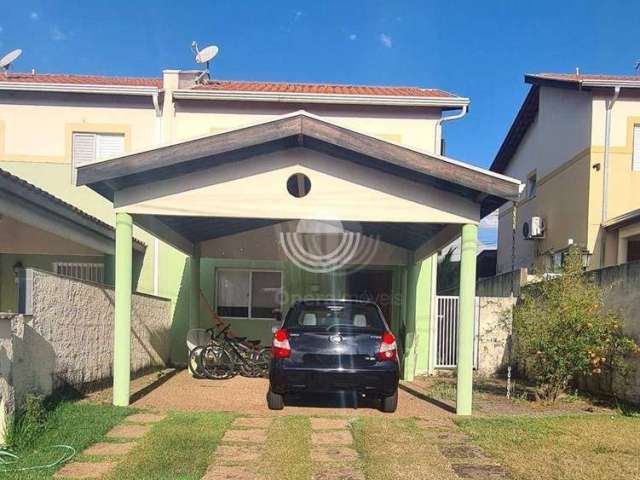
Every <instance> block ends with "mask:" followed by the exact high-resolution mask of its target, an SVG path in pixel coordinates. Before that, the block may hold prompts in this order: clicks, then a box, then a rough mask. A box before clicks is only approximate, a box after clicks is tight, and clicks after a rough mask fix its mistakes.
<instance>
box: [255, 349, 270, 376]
mask: <svg viewBox="0 0 640 480" xmlns="http://www.w3.org/2000/svg"><path fill="white" fill-rule="evenodd" d="M270 367H271V347H263V348H261V349H260V351H259V352H258V356H257V358H256V368H257V370H258V376H259V377H269V368H270Z"/></svg>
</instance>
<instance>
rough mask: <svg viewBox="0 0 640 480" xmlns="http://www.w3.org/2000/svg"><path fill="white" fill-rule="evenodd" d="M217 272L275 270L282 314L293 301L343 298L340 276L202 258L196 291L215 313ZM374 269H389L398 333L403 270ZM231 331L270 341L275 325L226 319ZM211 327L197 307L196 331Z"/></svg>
mask: <svg viewBox="0 0 640 480" xmlns="http://www.w3.org/2000/svg"><path fill="white" fill-rule="evenodd" d="M219 268H244V269H257V270H260V269H263V270H278V271H281V272H282V274H283V279H282V280H283V290H284V291H283V304H282V310H283V314H285V313H286V311H287V309H288V308H289V307H290V306H291V305H292V304H293V303H294V302H295V301H296V300H301V299H311V298H343V297H345V296H346V277H345V276H344V275H343V274H341V273H335V274H318V273H312V272H307V271H305V270H302V269H300V268H298V267H297V266H295V265H294V264H293V263H291V262H288V261H266V260H227V259H213V258H202V259H201V263H200V270H201V272H200V287H201V289H202V292H203V294H204V296H205V297H206V299H207V302H208V303H209V304H210V305H211V307H212V308H213V309H214V310H215V308H216V292H215V278H216V269H219ZM376 269H389V270H391V271H392V295H393V300H392V301H393V307H392V322H391V323H392V325H393V326H394V330H396V333H399V331H400V329H401V328H402V324H403V323H404V314H405V311H404V282H405V273H404V270H405V269H404V267H376ZM228 321H229V323H231V326H232V329H233V330H234V331H235V332H236V333H238V334H239V335H242V336H247V337H251V338H258V339H260V340H262V341H263V342H266V343H269V342H270V341H271V336H272V332H271V328H272V327H273V326H274V325H276V324H277V322H276V321H275V320H264V319H228ZM210 326H212V322H211V319H210V316H209V314H208V312H207V309H206V306H205V305H204V304H201V308H200V327H201V328H208V327H210Z"/></svg>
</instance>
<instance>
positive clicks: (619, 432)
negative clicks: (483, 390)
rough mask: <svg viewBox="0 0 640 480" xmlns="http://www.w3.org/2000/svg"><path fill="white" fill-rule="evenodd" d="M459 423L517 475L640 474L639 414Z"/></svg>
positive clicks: (579, 479)
mask: <svg viewBox="0 0 640 480" xmlns="http://www.w3.org/2000/svg"><path fill="white" fill-rule="evenodd" d="M458 423H459V425H460V427H461V428H462V429H463V430H464V431H465V432H466V433H468V434H469V435H471V436H472V438H473V440H474V442H475V443H477V444H478V445H479V446H481V447H482V448H483V449H484V450H485V451H486V452H487V453H489V454H490V455H491V456H492V457H493V458H494V459H496V460H497V461H499V462H500V463H502V464H503V465H504V466H505V467H507V468H508V469H509V470H510V471H511V472H512V474H513V476H514V478H516V479H518V480H529V479H531V480H533V479H540V478H545V479H558V480H560V479H562V480H591V479H594V478H603V479H604V478H607V479H608V478H612V479H613V478H615V479H617V480H627V479H628V480H631V479H638V478H640V461H638V452H640V436H639V435H638V432H639V431H640V418H638V417H630V416H622V415H590V416H587V415H564V416H547V417H495V418H470V419H464V420H459V422H458Z"/></svg>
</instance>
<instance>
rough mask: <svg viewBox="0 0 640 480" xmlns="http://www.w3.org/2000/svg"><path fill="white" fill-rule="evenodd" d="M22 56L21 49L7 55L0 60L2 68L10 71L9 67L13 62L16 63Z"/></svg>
mask: <svg viewBox="0 0 640 480" xmlns="http://www.w3.org/2000/svg"><path fill="white" fill-rule="evenodd" d="M20 55H22V50H20V49H19V48H17V49H15V50H12V51H11V52H9V53H7V54H6V55H5V56H4V57H2V58H1V59H0V68H1V69H2V70H3V71H5V72H6V71H7V70H9V66H10V65H11V64H12V63H13V62H15V61H16V60H17V58H18V57H19V56H20Z"/></svg>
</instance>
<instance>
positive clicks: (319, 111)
mask: <svg viewBox="0 0 640 480" xmlns="http://www.w3.org/2000/svg"><path fill="white" fill-rule="evenodd" d="M297 110H305V111H307V112H309V113H312V114H314V115H318V116H320V117H322V118H326V119H327V120H328V121H330V122H333V123H336V124H338V125H341V126H344V127H345V128H349V129H352V130H355V131H358V132H361V133H364V134H366V135H371V136H374V137H377V138H380V139H382V140H387V141H391V142H395V143H400V144H402V145H404V146H407V147H411V148H415V149H418V150H422V151H426V152H429V153H434V152H436V150H437V153H440V140H439V139H440V136H439V135H440V134H439V125H438V120H439V119H440V117H441V110H440V109H438V108H432V109H426V108H422V109H420V110H418V109H414V110H411V109H406V108H405V109H402V110H400V109H398V108H396V107H367V106H360V105H350V106H326V105H314V104H307V105H302V104H292V103H283V104H272V103H266V104H265V103H253V104H251V105H246V104H244V105H243V104H242V103H241V102H220V101H204V100H198V101H194V100H179V101H177V102H176V105H175V118H174V119H173V124H174V134H173V135H172V137H171V138H170V139H167V140H169V141H180V140H186V139H189V138H192V137H195V136H201V135H208V134H211V133H219V132H222V131H225V130H228V129H234V128H240V127H243V126H247V125H252V124H256V123H261V122H266V121H269V120H272V119H274V118H276V117H278V116H281V115H285V114H288V113H292V112H295V111H297Z"/></svg>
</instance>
